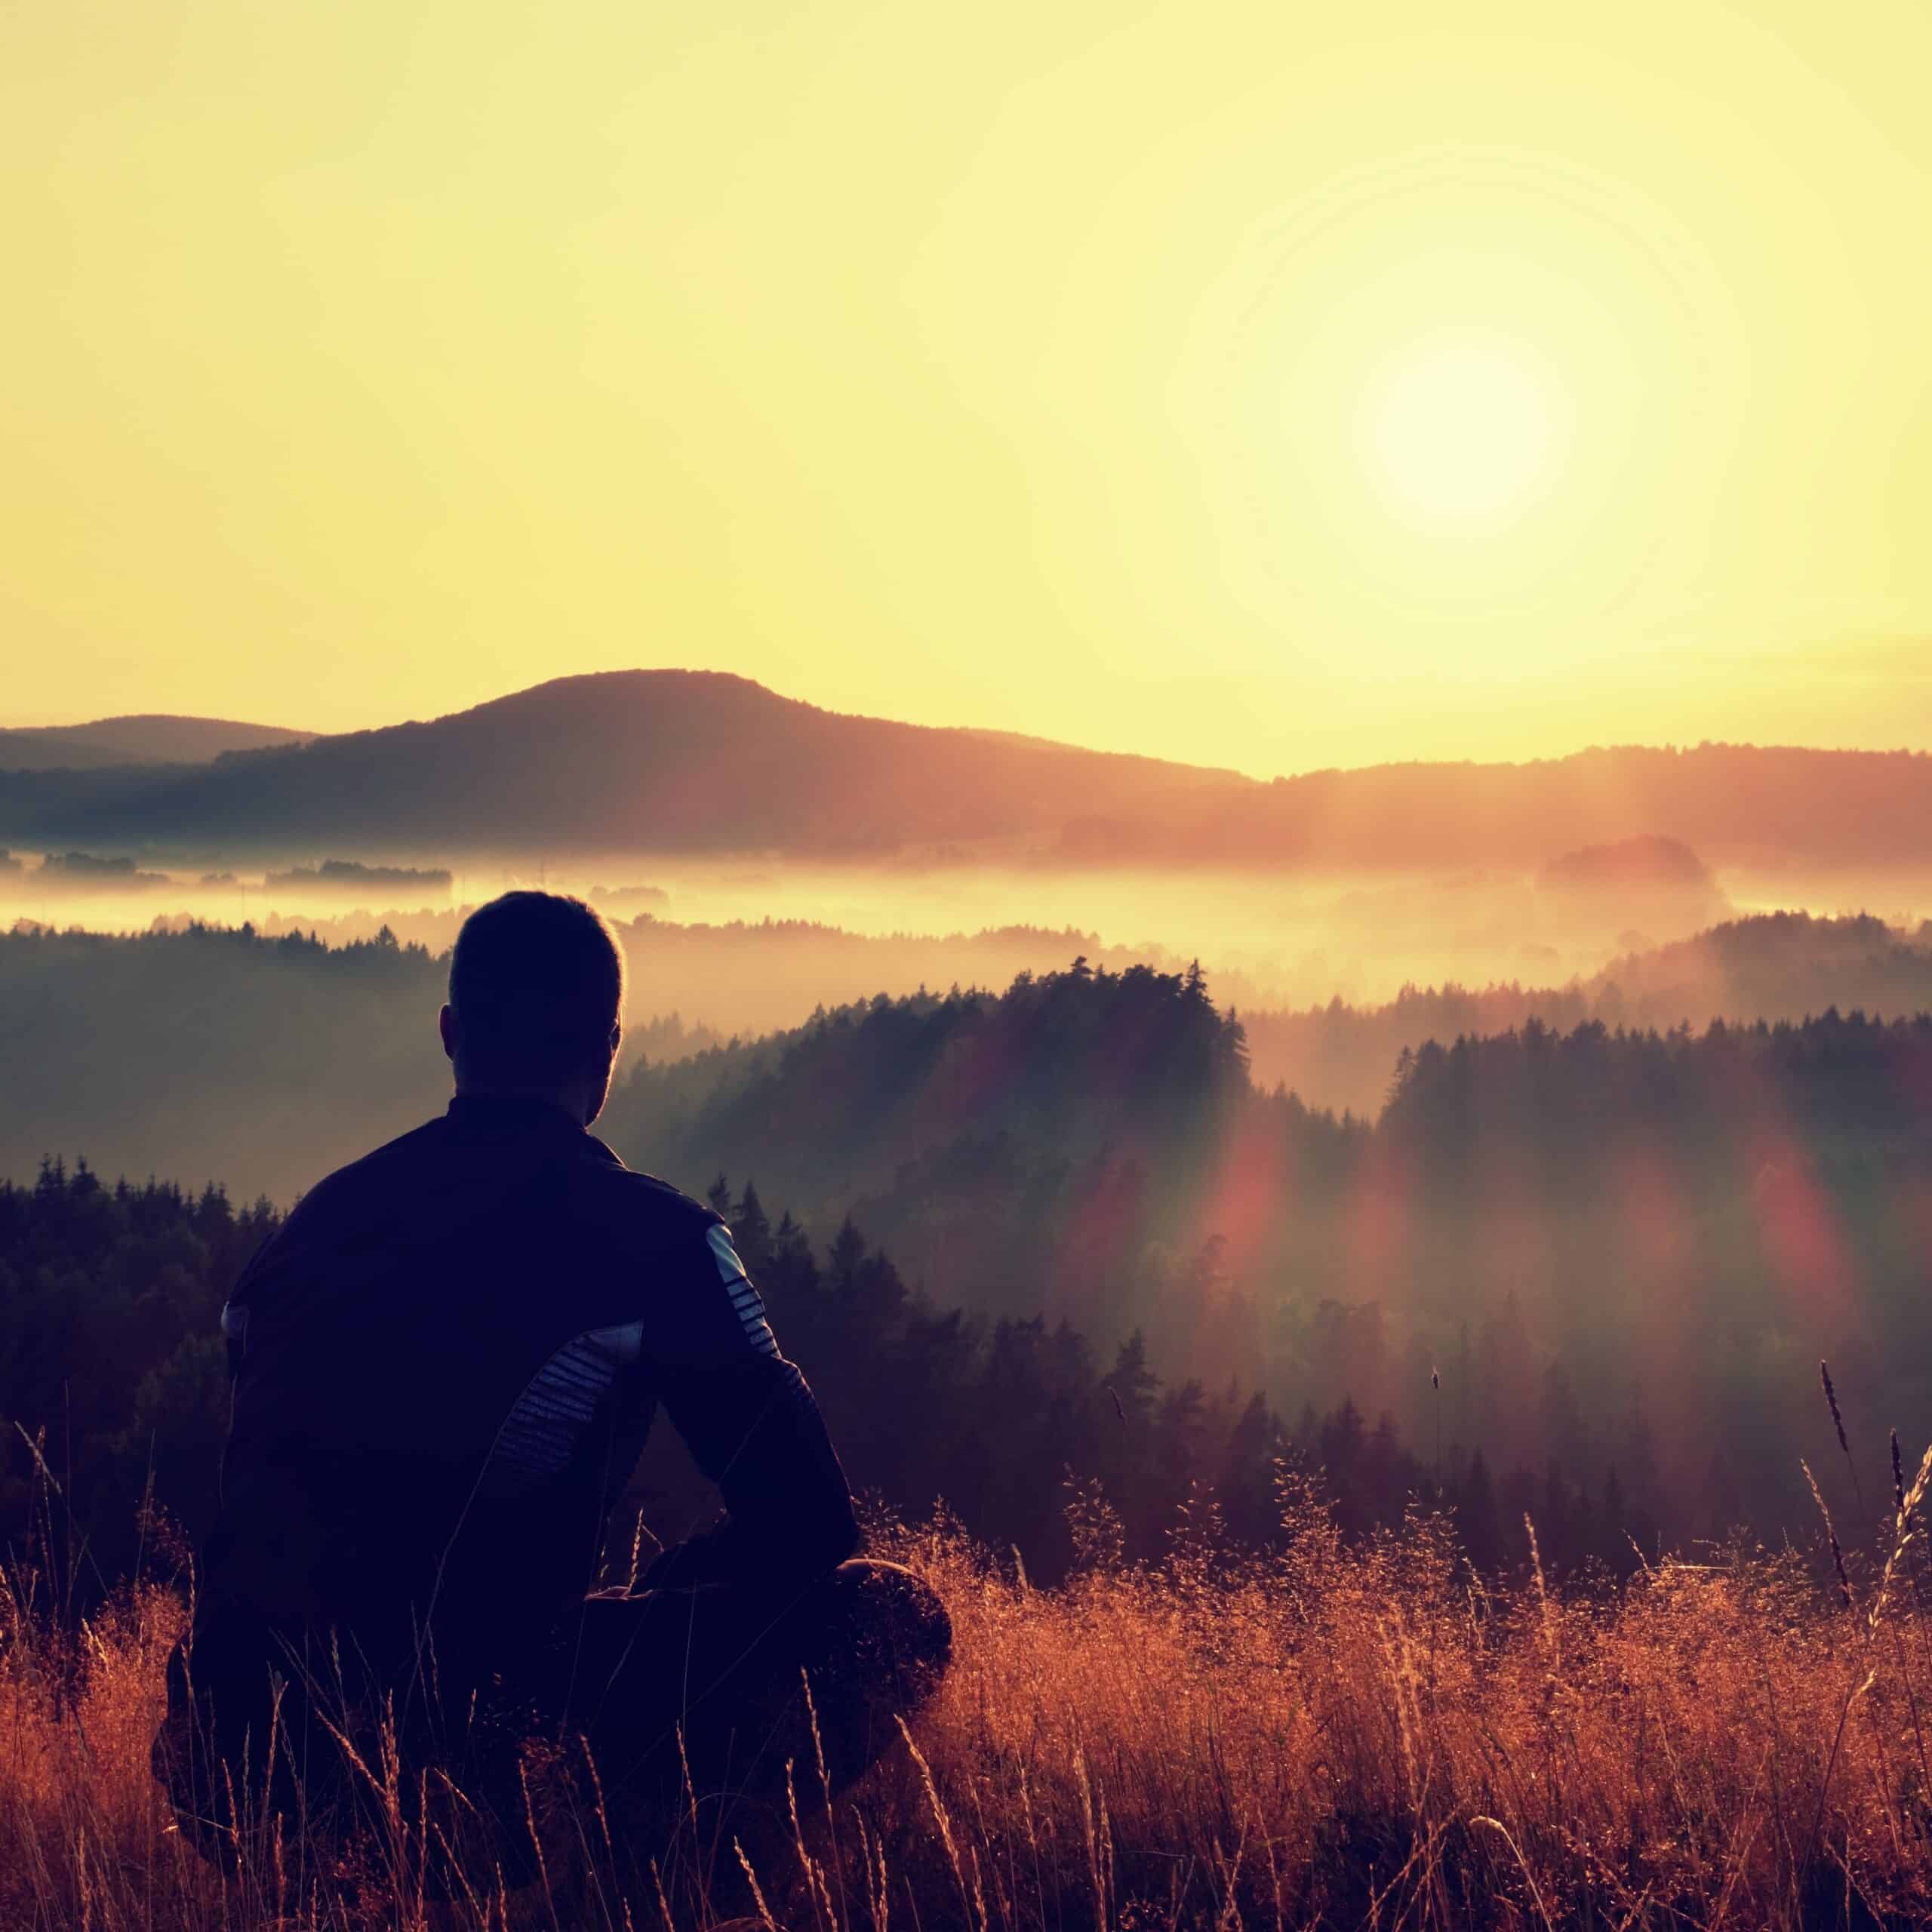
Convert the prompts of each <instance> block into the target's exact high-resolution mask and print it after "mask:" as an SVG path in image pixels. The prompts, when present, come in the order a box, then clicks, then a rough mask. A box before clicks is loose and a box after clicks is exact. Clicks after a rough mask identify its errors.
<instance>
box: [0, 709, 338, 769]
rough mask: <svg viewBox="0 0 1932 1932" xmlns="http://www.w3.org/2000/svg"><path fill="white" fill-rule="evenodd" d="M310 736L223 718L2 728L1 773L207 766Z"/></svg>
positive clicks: (156, 718) (157, 718)
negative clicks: (118, 766)
mask: <svg viewBox="0 0 1932 1932" xmlns="http://www.w3.org/2000/svg"><path fill="white" fill-rule="evenodd" d="M313 735H314V734H312V733H311V732H307V731H288V730H287V729H285V728H284V727H282V726H281V725H279V724H232V723H231V722H229V720H227V719H226V718H171V717H166V716H137V717H131V718H95V719H94V720H93V721H92V722H91V723H89V724H35V725H19V726H13V727H0V771H97V770H99V769H100V768H101V767H103V766H104V765H115V764H207V763H208V761H210V760H211V759H214V758H219V757H220V755H221V754H222V753H223V752H237V751H254V750H257V749H260V747H261V746H265V745H299V744H303V743H306V742H307V740H309V738H310V737H312V736H313Z"/></svg>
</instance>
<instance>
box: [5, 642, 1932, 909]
mask: <svg viewBox="0 0 1932 1932" xmlns="http://www.w3.org/2000/svg"><path fill="white" fill-rule="evenodd" d="M55 729H63V728H55ZM65 729H71V730H75V731H78V730H81V729H82V728H65ZM234 729H235V730H248V729H250V728H244V727H235V728H234ZM6 736H7V734H4V733H0V842H5V841H8V840H9V839H11V841H12V842H14V843H15V844H22V845H26V846H29V847H31V846H32V845H34V844H42V845H50V844H75V845H91V846H96V847H97V846H98V845H99V844H100V843H101V842H102V841H112V842H113V843H115V844H118V845H120V846H123V847H125V846H128V845H129V844H132V845H133V846H134V847H135V848H137V849H146V850H155V849H165V848H178V849H183V850H198V849H206V848H210V847H219V848H220V849H221V850H223V851H224V852H242V851H249V850H260V851H276V850H279V849H285V848H288V846H290V845H291V844H297V845H302V846H305V847H308V846H312V845H314V844H315V843H317V842H318V841H355V845H356V848H357V849H358V850H359V851H361V853H362V854H363V855H364V856H365V857H405V856H409V855H421V854H425V853H429V854H434V855H435V856H436V857H438V859H439V860H440V859H441V857H445V856H448V855H455V854H463V853H484V852H501V853H504V854H512V853H524V854H536V853H548V852H555V851H558V850H568V851H580V852H583V853H586V854H590V853H595V852H599V851H612V852H616V851H624V852H628V853H635V854H645V853H661V854H680V853H682V854H692V855H706V854H710V855H720V854H728V853H746V854H750V853H757V854H782V855H789V856H794V857H820V858H828V859H830V858H838V859H875V858H879V857H888V856H904V855H906V854H914V855H922V856H924V857H927V858H928V859H934V860H952V859H958V858H970V857H980V858H986V859H989V860H998V861H1002V862H1015V861H1017V862H1023V863H1046V864H1059V865H1066V866H1070V867H1079V866H1186V867H1207V866H1220V867H1223V868H1226V869H1228V870H1230V871H1236V870H1247V869H1253V868H1255V867H1257V866H1261V867H1266V866H1284V865H1285V866H1296V867H1300V868H1304V869H1309V868H1312V869H1321V868H1322V867H1324V866H1330V867H1335V868H1346V867H1352V866H1366V867H1376V868H1385V869H1386V868H1395V869H1401V868H1404V867H1406V868H1408V869H1414V870H1417V871H1420V870H1425V869H1439V868H1441V867H1444V866H1484V865H1506V866H1532V867H1534V866H1542V865H1544V864H1546V863H1549V862H1550V861H1551V860H1554V859H1556V858H1558V857H1561V855H1562V854H1564V853H1565V852H1568V851H1575V850H1577V849H1578V848H1586V847H1590V846H1595V845H1602V844H1617V843H1618V842H1620V841H1632V840H1641V839H1646V838H1648V839H1671V840H1676V841H1681V842H1682V843H1684V844H1687V845H1689V846H1690V847H1691V848H1693V849H1694V850H1695V851H1697V852H1699V853H1700V854H1703V855H1704V856H1705V857H1707V858H1708V859H1709V860H1711V861H1712V862H1713V863H1736V862H1740V860H1743V859H1746V858H1753V859H1770V860H1774V861H1777V860H1794V861H1797V860H1802V861H1807V862H1822V863H1832V864H1847V863H1869V864H1875V865H1880V866H1883V865H1892V864H1903V863H1912V864H1918V863H1932V757H1928V756H1927V755H1926V754H1925V753H1923V752H1856V751H1835V750H1814V749H1807V748H1804V747H1799V746H1749V745H1731V744H1725V743H1708V742H1707V743H1703V744H1700V745H1697V746H1690V747H1684V748H1679V747H1676V746H1663V747H1657V746H1609V747H1592V748H1591V749H1586V750H1584V751H1581V752H1573V753H1571V754H1569V755H1566V756H1564V757H1562V758H1551V759H1539V760H1535V761H1529V762H1527V763H1524V764H1506V763H1500V762H1488V763H1484V762H1478V761H1460V762H1456V763H1447V762H1441V763H1432V762H1426V761H1406V762H1404V763H1401V764H1387V765H1375V766H1365V767H1356V768H1350V769H1346V770H1345V769H1341V768H1327V769H1324V770H1320V771H1310V772H1304V773H1301V774H1296V775H1293V776H1282V777H1276V778H1275V779H1273V780H1261V779H1257V778H1252V777H1247V776H1245V775H1244V774H1241V773H1238V772H1235V771H1229V770H1227V769H1225V768H1214V767H1205V766H1196V765H1189V764H1181V763H1178V762H1175V761H1168V760H1163V759H1159V758H1152V757H1149V756H1147V755H1145V754H1143V753H1137V752H1111V751H1097V750H1091V749H1086V748H1084V747H1081V746H1070V745H1066V744H1062V743H1058V742H1057V741H1055V740H1050V739H1043V738H1034V737H1023V736H1021V735H1020V734H1014V733H1011V732H1005V731H987V730H982V729H980V728H974V727H971V726H965V725H928V724H908V723H904V722H901V721H895V720H890V719H884V718H871V717H867V716H865V715H862V714H857V713H851V712H835V711H831V710H827V709H823V708H822V707H820V706H816V705H812V704H810V703H805V702H804V701H803V700H798V699H794V698H789V697H783V696H781V695H780V694H777V693H776V692H774V691H771V690H770V689H768V688H767V687H765V686H764V685H759V684H758V683H756V682H755V681H752V680H751V679H749V678H743V677H741V676H739V675H737V674H735V673H733V672H718V671H692V670H680V669H650V670H631V671H610V672H589V673H584V674H580V675H574V676H567V677H563V678H552V679H549V680H547V681H545V682H543V683H542V684H539V685H534V686H531V687H529V688H526V689H525V690H522V691H514V692H510V693H507V694H504V695H503V696H502V697H497V698H494V699H491V700H487V701H486V702H485V703H482V704H480V705H475V706H470V707H469V708H467V709H463V710H460V711H456V712H449V713H447V714H445V715H443V716H441V717H438V718H430V719H427V720H424V719H409V720H405V721H401V722H398V723H397V724H389V725H382V726H377V727H373V728H369V729H367V730H363V731H353V732H345V733H338V734H328V735H323V736H317V737H309V738H306V739H304V740H300V741H291V740H283V741H280V742H275V743H269V744H268V745H266V746H260V745H256V746H232V747H230V748H229V749H223V750H222V751H220V752H218V753H217V755H215V756H214V757H213V758H211V759H210V760H208V761H206V762H205V763H202V764H194V765H182V764H170V765H165V766H163V765H153V766H148V767H142V766H138V765H128V764H116V765H113V766H110V767H105V768H98V769H95V770H91V771H89V770H75V769H71V768H70V769H66V770H61V771H51V770H48V769H45V768H42V769H39V770H29V769H23V768H20V767H18V766H16V767H14V768H11V769H6V768H4V765H5V758H4V744H5V738H6Z"/></svg>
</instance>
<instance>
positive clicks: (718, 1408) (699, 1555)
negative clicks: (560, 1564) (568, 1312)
mask: <svg viewBox="0 0 1932 1932" xmlns="http://www.w3.org/2000/svg"><path fill="white" fill-rule="evenodd" d="M688 1295H689V1300H688V1302H685V1303H684V1305H683V1306H681V1309H680V1319H679V1320H678V1323H677V1324H676V1333H675V1335H674V1336H673V1337H669V1338H667V1341H668V1343H669V1346H667V1347H666V1349H665V1351H664V1352H663V1354H662V1355H660V1361H659V1364H658V1368H659V1375H660V1383H659V1390H660V1395H661V1397H662V1398H663V1404H664V1407H665V1411H666V1414H668V1415H669V1417H670V1418H671V1421H672V1426H674V1427H675V1429H677V1431H678V1434H679V1435H681V1436H682V1437H683V1438H684V1439H685V1444H686V1446H687V1447H688V1448H689V1449H690V1451H691V1456H692V1458H693V1460H694V1461H695V1462H696V1463H697V1466H698V1467H699V1469H701V1470H702V1471H703V1473H704V1474H705V1475H706V1476H707V1477H708V1478H709V1479H710V1480H711V1481H713V1482H715V1483H716V1484H717V1485H718V1490H719V1492H720V1494H721V1495H722V1497H723V1498H724V1509H725V1515H724V1520H723V1521H721V1522H720V1523H719V1524H718V1525H717V1526H716V1527H714V1528H712V1529H710V1530H707V1531H704V1532H703V1533H702V1534H700V1535H697V1536H695V1537H692V1538H691V1539H690V1540H689V1541H688V1542H685V1543H678V1544H677V1545H675V1546H673V1547H672V1548H671V1549H667V1550H666V1551H665V1552H663V1554H662V1555H660V1557H659V1558H657V1561H656V1562H654V1564H652V1565H651V1567H650V1569H649V1570H648V1571H647V1572H646V1573H645V1577H644V1579H643V1581H644V1583H645V1585H646V1586H647V1587H648V1588H651V1589H689V1588H691V1587H694V1586H697V1585H698V1584H701V1583H769V1582H771V1581H772V1580H774V1579H775V1578H780V1577H797V1578H802V1577H808V1576H812V1575H816V1574H820V1573H822V1572H823V1571H828V1570H830V1569H832V1568H834V1567H836V1566H837V1565H838V1564H840V1563H841V1562H843V1561H844V1560H845V1558H847V1557H848V1556H850V1555H851V1554H852V1553H853V1552H854V1550H855V1549H857V1547H858V1545H859V1531H858V1524H857V1520H856V1519H855V1518H854V1515H853V1512H852V1496H851V1490H850V1488H849V1487H848V1485H847V1484H846V1481H845V1472H844V1470H843V1469H841V1467H840V1466H839V1463H838V1456H837V1454H836V1453H835V1451H834V1450H833V1448H832V1440H831V1438H830V1436H829V1435H828V1434H827V1433H826V1426H825V1419H824V1417H823V1416H822V1415H820V1413H819V1407H818V1404H817V1401H814V1399H813V1396H812V1392H811V1389H809V1388H808V1386H806V1383H805V1378H804V1377H803V1376H802V1375H801V1374H799V1372H798V1368H797V1367H796V1365H795V1364H793V1363H792V1362H789V1361H787V1360H786V1358H785V1357H784V1356H783V1355H781V1354H780V1352H779V1349H778V1343H777V1338H776V1337H774V1335H773V1334H772V1332H771V1322H770V1321H768V1319H767V1318H766V1315H765V1312H764V1303H763V1302H762V1301H761V1300H760V1298H759V1296H758V1291H757V1290H756V1289H755V1287H752V1284H751V1282H750V1281H749V1278H747V1277H746V1273H745V1271H744V1268H743V1264H742V1263H740V1261H739V1259H738V1256H737V1251H736V1250H735V1249H734V1247H732V1245H731V1234H730V1232H729V1230H728V1229H726V1228H725V1227H724V1225H723V1223H712V1225H711V1226H709V1228H707V1229H706V1230H705V1233H704V1237H703V1245H702V1248H701V1251H700V1254H698V1255H697V1257H694V1265H693V1267H692V1269H691V1284H690V1287H689V1290H688Z"/></svg>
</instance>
